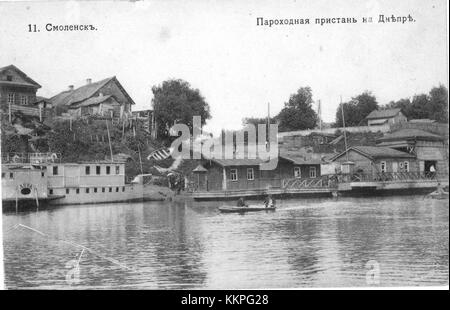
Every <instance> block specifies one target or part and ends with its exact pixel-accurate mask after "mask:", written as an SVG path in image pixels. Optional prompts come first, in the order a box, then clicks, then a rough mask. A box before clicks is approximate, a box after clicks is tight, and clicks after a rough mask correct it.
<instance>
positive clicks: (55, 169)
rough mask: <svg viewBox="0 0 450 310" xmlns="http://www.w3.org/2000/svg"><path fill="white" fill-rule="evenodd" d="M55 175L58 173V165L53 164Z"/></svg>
mask: <svg viewBox="0 0 450 310" xmlns="http://www.w3.org/2000/svg"><path fill="white" fill-rule="evenodd" d="M53 175H58V166H53Z"/></svg>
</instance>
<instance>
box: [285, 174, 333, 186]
mask: <svg viewBox="0 0 450 310" xmlns="http://www.w3.org/2000/svg"><path fill="white" fill-rule="evenodd" d="M336 184H337V179H336V178H335V177H333V176H328V175H326V176H321V177H318V178H295V179H284V180H283V182H282V187H283V188H285V189H302V188H330V187H335V186H336Z"/></svg>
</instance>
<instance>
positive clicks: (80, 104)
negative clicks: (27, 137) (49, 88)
mask: <svg viewBox="0 0 450 310" xmlns="http://www.w3.org/2000/svg"><path fill="white" fill-rule="evenodd" d="M49 100H50V102H51V104H52V106H53V107H54V108H55V109H56V114H57V115H61V114H62V113H66V112H68V113H69V114H70V115H72V116H74V117H79V116H85V115H99V116H108V117H114V118H122V117H126V116H129V115H131V106H132V105H133V104H135V103H134V101H133V99H132V98H131V97H130V95H128V93H127V92H126V90H125V89H124V88H123V87H122V85H121V84H120V82H119V81H118V80H117V78H116V77H115V76H113V77H111V78H107V79H104V80H101V81H98V82H92V80H91V79H87V80H86V84H85V85H83V86H81V87H78V88H74V87H73V85H70V86H69V89H68V90H65V91H63V92H61V93H59V94H57V95H55V96H53V97H52V98H50V99H49Z"/></svg>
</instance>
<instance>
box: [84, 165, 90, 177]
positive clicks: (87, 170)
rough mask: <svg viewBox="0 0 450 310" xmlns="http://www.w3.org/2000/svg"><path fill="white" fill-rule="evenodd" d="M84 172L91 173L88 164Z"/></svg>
mask: <svg viewBox="0 0 450 310" xmlns="http://www.w3.org/2000/svg"><path fill="white" fill-rule="evenodd" d="M85 173H86V175H90V174H91V167H90V166H86V168H85Z"/></svg>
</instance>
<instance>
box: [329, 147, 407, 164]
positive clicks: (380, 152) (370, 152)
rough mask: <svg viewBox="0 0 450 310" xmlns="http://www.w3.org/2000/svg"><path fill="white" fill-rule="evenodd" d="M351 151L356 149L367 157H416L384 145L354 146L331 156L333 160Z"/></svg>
mask: <svg viewBox="0 0 450 310" xmlns="http://www.w3.org/2000/svg"><path fill="white" fill-rule="evenodd" d="M349 151H355V152H357V153H359V154H361V155H363V156H365V157H367V158H370V159H377V158H415V156H414V155H412V154H409V153H405V152H401V151H397V150H395V149H392V148H389V147H384V146H353V147H350V148H348V149H347V151H344V152H342V153H339V154H337V155H335V156H333V157H332V158H331V161H334V160H336V159H337V158H339V157H341V156H343V155H345V154H346V153H347V152H349Z"/></svg>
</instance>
